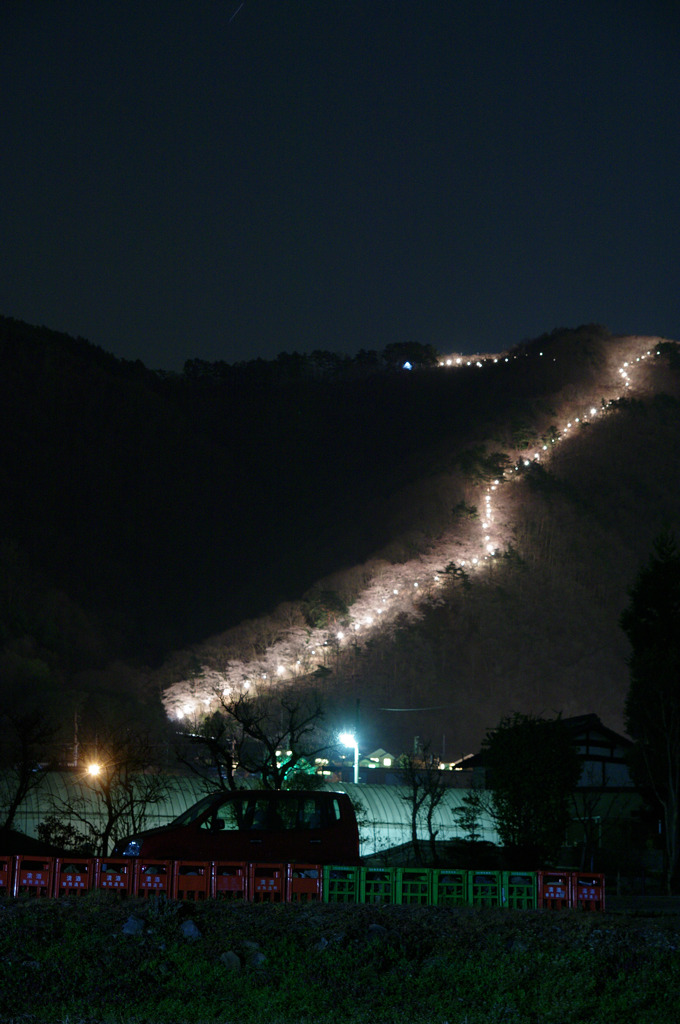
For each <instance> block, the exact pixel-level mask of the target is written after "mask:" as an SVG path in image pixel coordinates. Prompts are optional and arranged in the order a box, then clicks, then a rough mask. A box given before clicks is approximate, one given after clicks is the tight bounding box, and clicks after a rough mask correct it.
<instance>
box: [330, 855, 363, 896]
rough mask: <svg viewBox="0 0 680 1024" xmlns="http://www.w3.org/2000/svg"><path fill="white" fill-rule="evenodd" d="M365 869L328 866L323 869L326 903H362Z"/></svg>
mask: <svg viewBox="0 0 680 1024" xmlns="http://www.w3.org/2000/svg"><path fill="white" fill-rule="evenodd" d="M362 871H363V868H358V867H343V866H342V865H336V864H326V865H324V869H323V899H324V903H361V902H362V897H363V893H362V885H361V881H362V877H361V876H362Z"/></svg>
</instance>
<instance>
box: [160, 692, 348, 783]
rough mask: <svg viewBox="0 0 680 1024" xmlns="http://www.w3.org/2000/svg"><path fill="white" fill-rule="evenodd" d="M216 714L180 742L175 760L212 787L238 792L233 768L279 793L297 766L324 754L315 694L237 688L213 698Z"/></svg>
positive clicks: (321, 716) (326, 743)
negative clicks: (217, 706)
mask: <svg viewBox="0 0 680 1024" xmlns="http://www.w3.org/2000/svg"><path fill="white" fill-rule="evenodd" d="M217 697H218V701H219V705H220V706H219V709H218V710H217V711H214V712H213V713H212V714H210V715H207V716H206V717H205V718H203V720H202V721H201V722H200V723H199V724H198V725H197V726H196V728H195V729H194V730H193V731H192V732H191V733H185V734H184V735H183V736H181V737H180V739H181V743H180V746H179V749H178V757H179V759H180V761H181V762H182V763H183V764H185V765H186V766H187V767H188V768H190V769H191V770H192V771H193V772H195V773H196V774H197V775H199V776H200V777H201V778H203V779H205V780H206V781H208V782H211V783H212V785H213V786H214V785H215V784H217V785H218V786H219V787H221V788H222V789H230V790H234V789H238V788H239V784H238V779H237V775H236V771H237V769H238V770H239V771H241V772H244V773H246V774H248V775H258V776H259V777H260V778H261V780H262V784H263V786H264V787H265V788H266V789H283V788H285V786H286V785H288V784H289V783H290V780H291V777H293V776H294V775H295V773H296V772H299V771H300V769H301V767H302V763H303V762H310V761H311V759H313V758H314V757H318V756H319V755H320V754H322V753H323V752H325V751H327V750H328V747H329V745H330V744H329V739H328V736H327V735H326V734H325V733H324V731H323V730H322V722H323V719H324V709H323V706H322V704H321V702H320V700H319V697H318V695H317V694H316V693H313V692H309V691H304V692H303V691H298V690H290V689H287V690H285V691H277V690H265V689H264V688H261V689H259V690H251V689H248V690H246V689H243V690H240V691H239V692H237V693H229V694H225V693H221V694H218V695H217Z"/></svg>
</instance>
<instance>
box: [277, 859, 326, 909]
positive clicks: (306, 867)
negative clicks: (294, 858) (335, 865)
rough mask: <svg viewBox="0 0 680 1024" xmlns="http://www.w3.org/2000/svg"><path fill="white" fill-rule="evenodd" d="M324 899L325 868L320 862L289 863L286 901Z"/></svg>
mask: <svg viewBox="0 0 680 1024" xmlns="http://www.w3.org/2000/svg"><path fill="white" fill-rule="evenodd" d="M322 899H323V869H322V867H321V865H320V864H289V865H288V866H287V869H286V901H287V902H288V903H305V902H310V901H320V900H322Z"/></svg>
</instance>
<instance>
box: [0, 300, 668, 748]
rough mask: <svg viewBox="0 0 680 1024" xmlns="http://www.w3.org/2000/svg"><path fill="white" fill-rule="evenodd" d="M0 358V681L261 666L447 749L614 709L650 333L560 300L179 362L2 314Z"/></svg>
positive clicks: (184, 678) (655, 473) (641, 479)
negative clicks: (345, 342)
mask: <svg viewBox="0 0 680 1024" xmlns="http://www.w3.org/2000/svg"><path fill="white" fill-rule="evenodd" d="M647 353H649V355H647ZM656 353H659V354H656ZM641 356H644V358H643V359H641V361H639V362H638V361H637V360H640V357H641ZM409 357H411V360H410V361H411V363H412V365H413V369H412V370H410V371H409V370H404V369H403V368H402V367H403V361H404V360H405V358H409ZM0 362H1V366H2V376H1V379H0V485H1V487H2V495H3V500H2V505H1V507H0V569H1V576H0V630H1V633H0V637H1V639H2V644H3V652H2V661H1V662H0V667H1V668H2V673H3V678H4V685H6V686H11V685H25V684H26V681H27V680H33V683H31V685H35V686H36V687H37V686H41V687H46V688H48V689H50V690H51V691H52V692H53V693H55V692H56V693H58V694H65V693H66V694H68V693H71V692H76V691H78V692H82V691H83V690H86V691H88V692H95V691H96V690H97V688H103V689H106V690H107V691H110V690H111V689H114V690H115V689H117V690H118V691H119V692H124V693H125V697H126V700H127V701H129V702H130V703H131V704H134V702H135V701H136V700H139V701H140V703H142V702H143V703H144V706H145V707H151V706H152V705H154V706H159V701H158V696H159V692H160V691H161V690H163V691H165V693H166V702H167V700H168V697H167V694H168V693H171V694H172V696H173V700H174V704H173V705H172V706H173V707H174V708H175V709H178V708H180V706H181V704H182V701H184V703H185V704H187V703H188V702H189V703H190V701H191V692H193V691H196V692H197V693H198V692H199V691H200V687H201V684H202V681H203V682H205V681H206V680H213V681H214V680H215V679H220V678H224V679H225V680H226V679H228V678H230V673H232V674H233V672H237V673H239V674H240V676H241V677H246V676H247V675H248V673H249V672H252V673H256V672H258V671H259V669H260V668H261V667H262V666H266V667H268V669H269V670H270V672H276V671H277V670H278V671H279V673H280V676H281V678H280V680H279V682H278V685H281V686H283V685H285V681H286V679H287V678H289V677H290V676H291V675H294V676H296V677H298V678H301V679H302V680H303V681H304V680H305V679H306V678H308V679H309V681H310V685H314V686H321V687H323V689H324V691H325V693H326V695H327V697H328V699H329V701H330V702H331V703H333V702H335V703H336V704H337V707H338V713H344V714H349V713H350V710H352V713H354V712H353V709H354V708H355V706H356V701H357V699H360V700H361V711H362V729H363V730H364V732H365V741H366V745H367V746H370V745H371V741H372V740H374V741H375V742H374V745H378V743H380V744H381V745H382V746H385V747H388V746H390V745H392V746H394V747H399V746H404V745H405V744H406V743H407V742H408V739H409V737H411V736H412V735H413V734H416V733H417V734H418V735H420V736H421V737H423V738H428V739H431V740H432V742H433V746H434V747H435V748H436V750H437V752H441V748H442V746H443V747H444V748H445V749H444V752H445V754H446V755H447V756H448V757H455V756H458V755H460V754H461V753H463V752H467V751H469V750H472V749H474V748H475V746H476V745H477V743H478V742H479V739H480V737H481V735H482V734H483V731H484V730H485V729H486V728H487V727H488V726H492V725H494V724H496V722H497V720H498V718H499V716H500V715H501V714H503V713H507V712H508V711H511V710H524V711H527V710H531V711H534V712H548V713H551V712H553V711H562V712H563V713H564V714H566V715H571V714H578V713H582V712H589V711H594V712H596V713H598V714H599V715H600V716H601V718H603V720H604V721H605V722H607V724H609V725H611V726H612V727H614V728H620V727H621V721H622V705H623V697H624V694H625V690H626V686H627V669H626V663H625V660H626V646H625V641H624V638H623V635H622V634H621V631H620V629H619V627H618V621H617V620H618V615H619V614H620V612H621V610H622V608H623V607H624V605H625V603H626V588H627V587H628V585H629V584H630V582H631V581H632V577H633V575H634V573H635V571H636V569H637V567H638V565H639V563H640V562H641V561H642V560H643V559H644V558H645V557H646V556H647V554H648V552H649V549H650V546H651V543H652V539H653V537H654V536H655V534H656V533H658V531H659V530H660V529H661V528H662V527H663V526H665V525H669V526H670V527H671V528H675V527H676V526H677V524H678V522H679V521H680V496H679V494H678V487H677V481H678V479H679V470H680V465H679V462H680V444H679V441H680V437H679V433H680V430H679V428H680V417H679V410H680V404H679V395H680V391H679V388H680V373H679V371H678V366H677V363H678V360H677V352H676V347H675V345H674V344H671V343H663V342H660V341H659V339H639V338H613V337H610V336H609V334H608V333H607V331H606V330H604V329H603V328H599V327H582V328H579V329H577V330H573V331H572V330H559V331H553V332H552V333H551V334H550V335H546V336H544V337H542V338H540V339H537V340H536V341H532V342H527V343H524V344H522V345H519V346H517V347H515V348H514V349H512V350H510V351H509V352H504V353H503V354H502V355H497V356H496V357H484V358H480V359H479V360H478V361H477V360H466V359H464V360H463V365H455V362H454V365H452V366H450V367H447V366H442V365H437V361H436V359H435V354H434V353H432V352H431V350H428V349H427V348H426V347H423V346H417V345H416V346H411V347H410V348H409V347H408V346H404V347H402V346H393V347H391V349H390V350H386V351H385V352H383V353H370V352H365V353H360V354H359V356H357V357H356V358H354V359H346V358H339V357H336V356H333V355H332V354H331V353H323V352H318V353H314V354H313V355H312V356H301V355H298V354H296V353H293V354H282V355H281V356H280V357H279V358H278V359H277V360H276V361H274V362H271V363H265V362H263V361H261V360H257V361H254V362H252V363H247V364H242V365H239V366H227V365H226V364H205V363H201V362H199V361H192V362H191V363H188V364H187V366H186V368H185V372H184V373H183V374H179V375H178V374H167V373H163V372H160V371H154V370H150V369H147V368H146V367H144V366H143V365H142V364H141V363H127V362H124V361H120V360H117V359H115V358H114V357H112V356H110V355H108V354H106V353H104V352H103V351H101V350H100V349H97V348H96V347H94V346H92V345H90V344H89V343H87V342H86V341H83V340H82V339H77V340H76V339H72V338H69V337H66V336H64V335H59V334H56V333H55V332H52V331H49V330H47V329H45V328H34V327H29V326H28V325H26V324H22V323H19V322H17V321H13V320H8V319H2V320H0ZM467 362H469V363H470V365H465V364H466V363H467ZM478 364H479V365H478ZM626 364H629V365H628V368H627V369H626V368H624V367H625V366H626ZM626 385H628V386H626ZM567 423H570V424H571V426H570V427H567V426H566V424H567ZM553 442H557V443H553ZM536 456H538V457H536ZM525 462H526V463H527V465H525ZM495 480H498V481H499V484H498V485H496V484H495V483H494V482H493V481H495ZM490 488H494V491H493V494H492V495H491V491H490ZM496 488H497V490H496ZM489 495H491V496H492V498H493V505H489V506H488V508H489V509H493V512H492V515H490V516H487V518H489V519H490V520H492V522H491V524H490V525H489V526H488V528H487V527H483V526H482V523H483V521H484V519H485V516H486V511H485V506H484V502H485V501H491V498H490V497H489ZM485 529H486V530H487V533H486V534H485V533H484V530H485ZM484 536H488V537H489V538H490V539H489V540H488V541H485V540H483V538H484ZM480 544H481V545H482V547H481V549H480V550H483V555H481V556H479V559H478V562H476V563H473V559H474V558H477V557H478V556H477V555H475V551H477V549H478V547H479V545H480ZM407 584H408V586H409V587H410V588H411V589H412V590H413V591H414V593H416V594H417V598H418V600H417V601H416V602H415V603H414V597H413V595H412V594H411V593H409V597H408V600H406V598H405V593H404V588H405V586H406V585H407ZM416 584H418V587H417V588H416ZM395 590H401V596H399V595H394V591H395ZM388 592H389V593H391V594H393V595H394V596H393V597H392V598H391V599H390V601H389V602H388V601H387V597H386V596H385V595H386V594H387V593H388ZM376 601H382V602H383V603H384V604H385V608H384V611H385V616H384V618H383V619H382V621H381V620H378V619H375V621H371V622H370V623H369V619H370V620H373V619H374V616H373V615H372V612H371V608H373V607H374V605H375V602H376ZM382 611H383V608H379V609H378V612H382ZM376 614H377V613H376ZM339 633H342V634H343V636H342V639H339V638H338V634H339ZM345 633H346V634H347V635H346V636H345ZM350 637H351V640H350V639H348V638H350ZM317 642H318V643H320V644H321V646H320V647H319V649H318V650H317V647H316V646H315V645H316V644H317ZM296 644H297V647H296ZM300 645H302V647H300ZM296 650H297V651H298V652H299V651H300V650H304V652H305V657H303V658H297V657H296V660H295V661H294V662H292V663H291V662H290V658H291V657H292V655H293V653H294V652H295V651H296ZM286 659H288V661H286ZM291 665H295V666H296V667H295V668H293V667H291ZM277 666H278V669H277ZM173 686H174V689H171V690H168V688H169V687H173ZM183 694H184V696H182V695H183ZM168 706H170V704H168ZM386 707H390V708H409V709H413V708H428V707H429V708H436V709H437V710H434V711H422V712H421V711H413V710H409V711H379V710H378V709H379V708H386Z"/></svg>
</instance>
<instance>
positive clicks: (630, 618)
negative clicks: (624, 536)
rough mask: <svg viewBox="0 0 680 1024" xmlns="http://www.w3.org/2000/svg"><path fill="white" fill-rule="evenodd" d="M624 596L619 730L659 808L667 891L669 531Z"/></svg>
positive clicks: (677, 748)
mask: <svg viewBox="0 0 680 1024" xmlns="http://www.w3.org/2000/svg"><path fill="white" fill-rule="evenodd" d="M629 597H630V601H629V604H628V607H627V608H626V609H625V611H624V612H623V614H622V615H621V619H620V623H621V628H622V629H623V631H624V632H625V634H626V636H627V637H628V639H629V641H630V644H631V648H632V652H631V655H630V658H629V667H630V685H629V689H628V696H627V698H626V704H625V721H626V729H627V730H628V732H629V734H630V736H631V737H632V738H633V739H634V740H635V746H634V748H633V754H632V758H633V759H632V765H633V771H634V773H635V775H636V778H637V780H638V781H639V782H640V783H641V784H642V785H643V786H646V787H648V788H649V790H650V791H651V793H652V794H653V795H654V797H655V799H656V800H657V801H658V803H659V804H660V806H661V809H662V816H663V822H664V840H665V859H666V863H665V868H666V887H667V890H668V891H669V892H670V891H671V890H677V888H678V882H679V881H680V879H679V877H678V876H679V874H680V872H679V867H680V864H679V861H680V552H678V548H677V546H676V543H675V540H674V538H673V537H672V535H671V534H670V533H668V532H664V533H662V534H661V535H660V536H659V537H658V538H657V540H656V541H655V544H654V550H653V553H652V555H651V557H650V559H649V561H648V563H647V565H646V566H644V567H643V568H642V569H641V570H640V572H639V573H638V575H637V577H636V579H635V582H634V584H633V586H632V587H631V588H630V590H629Z"/></svg>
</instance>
